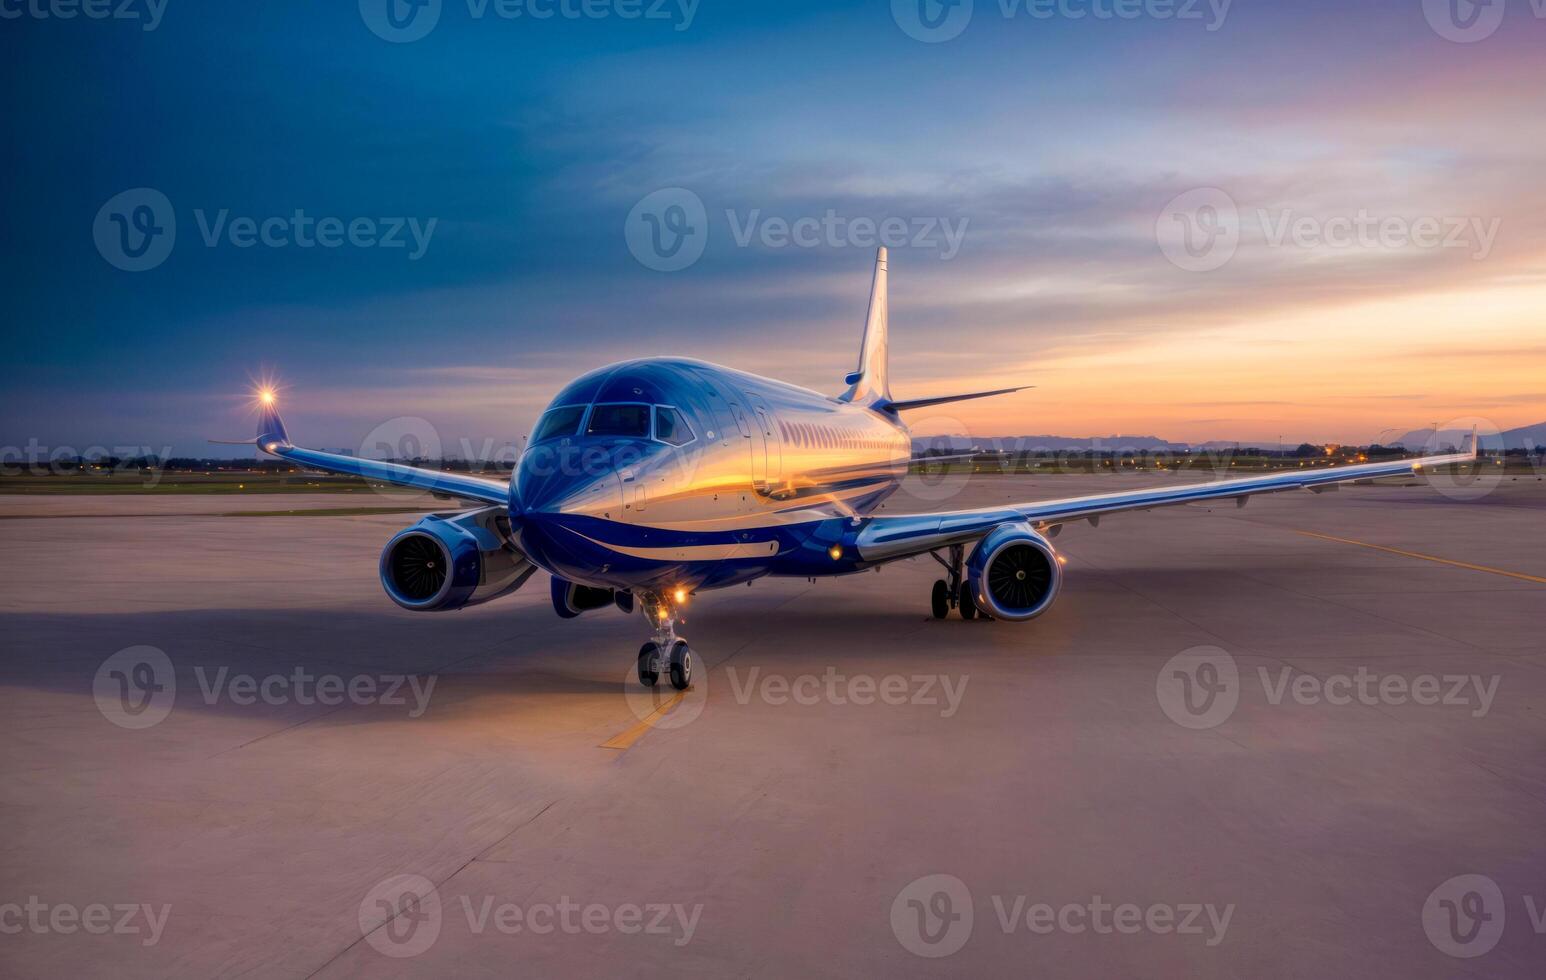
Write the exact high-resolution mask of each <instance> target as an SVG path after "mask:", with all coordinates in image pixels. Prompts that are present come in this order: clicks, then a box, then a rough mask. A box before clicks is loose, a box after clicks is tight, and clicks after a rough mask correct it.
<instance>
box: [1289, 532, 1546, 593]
mask: <svg viewBox="0 0 1546 980" xmlns="http://www.w3.org/2000/svg"><path fill="white" fill-rule="evenodd" d="M1296 533H1299V534H1303V535H1305V536H1306V537H1311V538H1320V539H1322V540H1323V541H1336V542H1338V543H1340V544H1356V545H1358V546H1359V547H1360V548H1373V549H1374V550H1375V551H1384V552H1388V553H1389V554H1392V555H1400V556H1402V557H1403V558H1421V559H1422V560H1423V561H1436V562H1438V563H1439V564H1440V565H1453V566H1455V567H1456V568H1469V569H1470V570H1471V571H1473V572H1488V573H1490V574H1492V575H1503V576H1506V577H1508V578H1517V579H1523V580H1524V581H1526V582H1539V583H1540V584H1541V585H1546V578H1541V577H1540V576H1538V575H1526V574H1525V573H1524V572H1510V571H1506V570H1505V569H1502V568H1491V567H1488V566H1487V565H1473V564H1471V563H1470V562H1468V561H1455V560H1454V559H1453V558H1439V557H1438V556H1436V555H1424V554H1419V553H1418V552H1415V551H1402V550H1401V549H1400V548H1387V547H1385V546H1384V545H1382V544H1370V543H1369V542H1367V541H1354V540H1353V539H1352V538H1338V537H1333V536H1332V535H1330V534H1319V533H1317V532H1315V531H1298V532H1296Z"/></svg>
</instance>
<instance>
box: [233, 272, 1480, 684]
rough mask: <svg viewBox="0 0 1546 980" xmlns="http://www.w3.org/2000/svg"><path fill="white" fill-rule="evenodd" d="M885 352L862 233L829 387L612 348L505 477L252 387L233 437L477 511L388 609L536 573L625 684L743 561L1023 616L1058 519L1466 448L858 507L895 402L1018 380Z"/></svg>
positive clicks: (390, 554)
mask: <svg viewBox="0 0 1546 980" xmlns="http://www.w3.org/2000/svg"><path fill="white" fill-rule="evenodd" d="M886 349H887V309H886V250H885V249H881V250H880V252H879V254H878V255H877V257H876V260H875V273H874V280H873V282H872V285H871V287H870V303H869V313H868V316H867V318H866V322H865V326H864V339H863V342H862V344H861V346H860V349H859V364H858V368H857V369H856V370H855V371H854V372H853V373H852V374H850V375H848V376H847V378H846V379H844V380H845V382H846V384H847V385H848V388H847V390H846V391H844V392H843V393H842V394H840V395H837V396H836V397H831V396H827V395H823V394H820V393H819V392H815V391H809V390H807V389H804V388H799V387H796V386H794V385H790V384H785V383H783V382H780V381H773V380H770V379H768V378H762V377H758V376H757V375H754V374H747V373H745V372H743V371H736V370H732V369H730V368H725V367H719V366H717V365H713V364H707V363H704V362H702V361H696V360H689V359H686V358H663V357H661V358H645V359H641V360H634V361H624V362H622V363H619V364H613V365H610V366H608V367H604V368H601V369H599V370H597V371H593V372H591V373H590V374H586V375H583V376H582V377H580V378H578V379H576V380H575V381H574V382H572V383H571V384H570V385H569V386H568V387H566V388H564V389H563V390H562V391H560V392H559V393H558V396H557V397H555V398H554V399H553V401H552V403H551V404H550V405H549V406H548V408H547V409H546V411H544V412H543V414H542V416H541V417H540V418H539V419H538V421H537V425H536V428H535V430H534V431H533V432H532V435H531V438H530V439H529V441H528V443H527V446H526V448H525V450H524V451H523V453H522V454H521V457H520V460H519V461H518V462H517V464H516V468H515V472H514V473H513V475H512V476H511V479H510V480H509V482H508V483H505V482H501V481H498V480H493V479H487V478H483V477H479V476H473V475H469V474H462V473H447V472H441V471H436V470H428V469H421V468H417V467H414V466H408V465H403V464H398V463H391V462H384V461H376V460H369V459H360V458H356V457H353V456H343V455H338V454H334V453H326V452H318V451H317V450H314V449H303V448H301V447H299V446H296V445H295V444H293V443H292V442H291V441H290V437H289V435H288V434H287V433H286V431H285V426H284V423H283V422H282V421H281V420H280V417H279V413H278V411H277V409H276V406H275V404H274V401H275V399H274V395H273V392H272V391H271V390H265V391H262V392H261V393H260V403H261V404H260V412H259V423H258V434H257V438H256V439H255V440H253V443H254V444H255V445H256V446H257V447H258V448H259V449H261V450H262V451H263V452H265V453H269V454H271V455H274V456H278V457H280V458H283V459H287V460H290V461H291V462H294V463H297V464H299V465H301V466H305V467H310V468H313V469H318V470H326V471H329V472H333V473H347V474H353V475H356V476H361V477H364V478H366V479H368V480H376V481H381V482H385V483H390V484H398V485H402V486H408V487H418V488H421V489H424V490H428V491H432V492H434V493H436V494H440V495H442V496H448V497H454V498H458V499H461V500H465V501H469V502H471V503H472V504H475V505H477V506H476V507H474V508H472V509H468V510H465V511H461V512H458V513H448V514H436V515H433V516H428V517H425V518H423V519H422V520H420V521H419V522H418V523H417V524H414V525H413V526H412V527H409V528H407V529H406V530H404V531H401V532H400V533H398V534H397V535H396V536H395V537H393V538H392V539H391V540H390V541H388V542H387V545H386V548H385V549H384V550H383V551H382V553H381V561H380V573H381V584H382V585H383V586H384V587H385V589H386V593H387V595H388V596H390V597H391V598H392V600H393V601H394V602H396V603H397V604H398V605H399V606H402V607H403V608H404V609H411V610H415V611H424V612H429V611H437V610H449V609H460V608H462V607H464V606H469V605H474V604H477V603H482V602H488V601H489V600H491V599H496V598H498V597H500V596H503V595H506V594H508V593H510V592H513V591H515V590H516V589H518V588H520V587H521V586H522V585H523V584H525V582H526V581H527V579H529V578H530V577H531V576H532V574H533V573H534V572H535V571H536V570H537V569H539V568H540V569H542V570H543V571H545V572H547V573H548V574H549V575H551V576H552V598H553V606H554V608H555V610H556V611H557V612H558V615H560V616H563V617H566V618H570V617H574V616H578V615H579V614H581V613H583V612H587V611H590V610H595V609H601V608H604V607H607V606H613V605H615V606H617V607H619V608H621V609H622V610H624V611H625V612H631V611H632V610H633V608H634V607H635V606H636V605H637V606H639V607H641V608H642V609H643V612H644V615H645V616H646V617H647V619H648V620H649V622H650V624H651V625H652V626H653V628H654V637H653V639H651V640H650V641H649V642H648V643H646V644H644V647H643V648H642V649H641V650H640V651H639V655H638V673H639V680H640V681H641V682H642V683H644V684H646V685H649V686H654V685H655V684H656V683H658V681H659V677H660V674H661V673H662V672H664V673H666V674H667V675H668V677H669V679H670V682H671V684H672V686H673V687H675V688H677V689H679V690H682V689H686V688H687V687H688V685H689V684H691V682H692V672H693V654H692V650H691V649H690V648H689V647H688V645H687V643H686V641H684V640H682V639H680V638H678V637H677V635H676V632H675V622H676V619H677V618H678V612H679V610H680V609H681V608H682V607H683V605H684V604H685V603H686V602H687V599H688V597H689V596H691V595H694V594H696V593H699V592H705V591H708V590H710V589H717V588H722V587H724V586H728V585H734V584H737V583H739V582H747V581H750V580H752V579H755V578H760V577H762V576H764V575H785V576H798V577H815V576H826V575H845V574H848V573H851V572H860V571H864V570H866V569H869V568H874V567H875V566H877V565H881V564H884V563H886V562H891V561H896V560H897V559H899V558H908V557H911V556H915V555H921V554H925V553H929V554H932V555H933V557H934V558H935V559H936V560H937V561H939V562H940V564H942V565H943V566H944V568H945V574H946V577H945V578H943V579H940V580H939V581H936V582H935V583H934V589H933V596H932V602H933V613H934V615H935V616H936V617H939V618H944V617H946V616H947V615H949V612H950V610H951V609H952V608H956V609H959V611H960V613H961V615H962V616H963V617H964V618H966V619H972V618H974V617H975V616H976V615H977V613H978V611H979V610H981V611H983V612H985V613H986V614H988V615H991V616H992V617H993V618H994V619H1000V620H1011V621H1023V620H1029V619H1033V618H1035V617H1036V616H1039V615H1041V614H1042V613H1043V612H1045V611H1046V610H1047V609H1048V607H1050V606H1051V605H1052V602H1053V600H1054V599H1055V598H1056V597H1057V595H1058V591H1059V589H1060V587H1061V586H1062V582H1063V562H1062V560H1061V559H1060V558H1059V556H1058V553H1057V550H1056V549H1055V548H1054V547H1053V545H1052V541H1051V538H1053V537H1054V536H1056V534H1057V532H1058V530H1059V529H1060V528H1061V526H1062V525H1063V524H1065V523H1067V522H1069V521H1085V520H1087V521H1089V522H1090V523H1091V524H1096V523H1098V522H1099V520H1100V518H1101V517H1103V516H1105V515H1107V514H1113V513H1117V512H1120V511H1134V510H1149V509H1152V508H1154V507H1162V506H1166V505H1171V504H1185V503H1194V502H1198V501H1209V500H1213V501H1217V500H1223V499H1234V500H1236V501H1237V502H1238V503H1239V504H1240V505H1242V506H1243V505H1244V503H1245V498H1246V497H1248V496H1251V495H1253V494H1258V493H1273V492H1277V491H1281V490H1316V491H1319V490H1325V489H1332V488H1334V486H1335V485H1336V484H1340V483H1346V482H1350V481H1357V480H1370V479H1373V478H1375V477H1385V476H1404V475H1409V474H1412V473H1415V472H1418V471H1420V470H1422V469H1424V468H1429V467H1438V466H1445V465H1449V464H1454V463H1464V462H1468V461H1470V460H1473V459H1474V458H1475V456H1476V436H1475V433H1474V432H1473V434H1472V437H1471V441H1470V444H1469V448H1468V449H1467V451H1465V452H1462V453H1458V454H1451V455H1444V456H1432V457H1427V458H1423V459H1416V460H1398V461H1393V462H1380V463H1370V464H1367V465H1359V466H1345V467H1334V468H1327V469H1308V470H1298V471H1289V472H1285V473H1276V474H1273V475H1270V476H1257V477H1247V478H1244V479H1233V480H1219V481H1215V482H1210V483H1193V484H1184V485H1180V486H1173V487H1165V488H1160V489H1152V490H1134V491H1127V492H1122V493H1111V494H1096V495H1092V496H1085V497H1072V498H1067V499H1063V500H1044V501H1037V502H1034V503H1026V504H1020V505H1012V506H1007V507H990V508H983V509H978V510H960V511H948V512H944V513H932V514H914V515H891V514H887V515H884V516H881V515H877V514H875V513H874V511H875V510H876V508H877V507H878V506H879V505H880V503H881V502H882V501H884V500H885V499H886V498H887V497H888V496H890V495H891V494H892V493H893V492H894V491H895V490H896V489H897V488H898V486H899V484H900V482H901V480H902V478H903V477H904V476H905V475H906V474H907V471H908V467H909V465H910V464H911V463H913V462H914V461H915V460H914V458H913V455H912V440H911V438H910V436H909V434H908V429H907V426H906V424H905V423H904V422H903V421H902V415H903V413H905V412H908V411H910V410H913V409H919V408H925V407H928V406H932V405H940V404H944V403H947V402H954V401H961V400H964V399H969V398H983V397H987V396H989V395H998V394H1004V393H1006V392H1010V391H1019V390H1021V389H1019V388H1005V389H1001V390H998V391H981V392H974V393H971V394H965V395H949V396H946V397H941V398H919V399H911V400H907V399H900V400H899V399H896V398H893V397H892V396H891V389H890V386H889V384H888V379H887V369H886V360H887V358H886ZM931 459H938V457H931ZM968 547H970V549H971V550H970V552H969V553H968V552H967V548H968Z"/></svg>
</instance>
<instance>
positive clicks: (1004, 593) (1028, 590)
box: [966, 524, 1063, 621]
mask: <svg viewBox="0 0 1546 980" xmlns="http://www.w3.org/2000/svg"><path fill="white" fill-rule="evenodd" d="M966 574H967V584H968V586H969V587H970V588H971V590H972V597H973V599H974V600H975V601H976V603H977V608H979V609H981V610H983V611H984V612H986V613H987V614H988V615H990V616H992V617H993V618H994V619H1008V620H1012V621H1019V620H1026V619H1035V618H1036V617H1037V616H1040V615H1041V614H1042V613H1044V612H1046V611H1047V609H1048V607H1050V606H1051V605H1052V600H1053V599H1056V598H1057V594H1058V589H1059V588H1060V587H1061V586H1062V584H1063V566H1062V563H1061V562H1060V561H1059V560H1058V555H1057V552H1056V551H1055V550H1054V549H1053V547H1052V542H1050V541H1048V540H1047V539H1046V538H1045V537H1044V536H1043V535H1042V534H1041V533H1040V532H1038V531H1037V530H1036V529H1035V528H1033V527H1031V526H1030V525H1029V524H1000V525H999V526H998V527H996V528H994V529H993V530H991V531H989V532H988V535H987V537H985V538H983V539H982V540H981V541H979V542H977V547H975V548H973V549H972V554H971V557H969V558H968V559H967V560H966Z"/></svg>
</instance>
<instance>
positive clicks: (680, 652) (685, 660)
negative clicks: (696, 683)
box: [669, 640, 692, 691]
mask: <svg viewBox="0 0 1546 980" xmlns="http://www.w3.org/2000/svg"><path fill="white" fill-rule="evenodd" d="M669 670H670V674H671V686H672V687H674V688H676V689H677V690H678V691H685V690H687V686H688V685H689V684H691V683H692V647H690V646H688V645H687V641H686V640H677V641H676V642H675V643H673V644H671V660H670V668H669Z"/></svg>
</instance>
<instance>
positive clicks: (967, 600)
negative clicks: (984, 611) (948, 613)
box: [960, 585, 977, 619]
mask: <svg viewBox="0 0 1546 980" xmlns="http://www.w3.org/2000/svg"><path fill="white" fill-rule="evenodd" d="M960 599H961V618H962V619H976V618H977V603H976V602H973V601H972V590H971V589H969V588H967V587H966V586H965V585H963V586H961V596H960Z"/></svg>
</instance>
